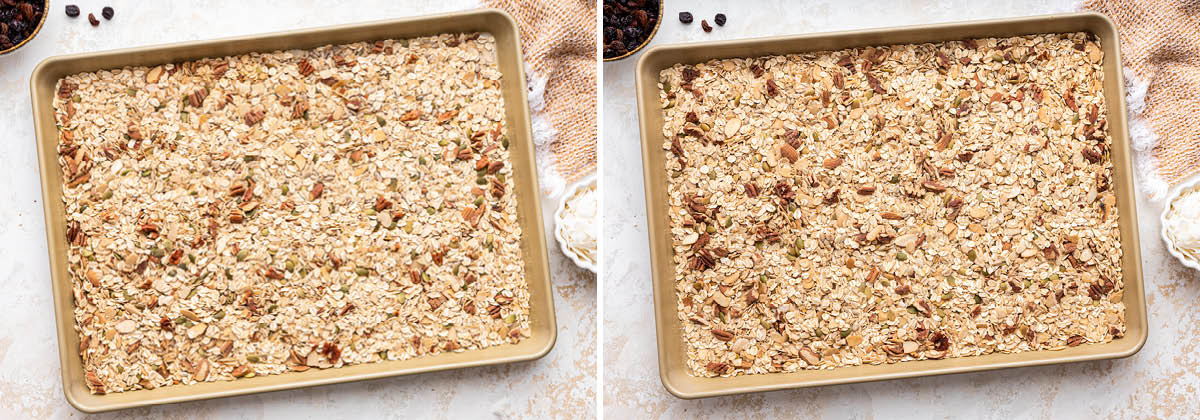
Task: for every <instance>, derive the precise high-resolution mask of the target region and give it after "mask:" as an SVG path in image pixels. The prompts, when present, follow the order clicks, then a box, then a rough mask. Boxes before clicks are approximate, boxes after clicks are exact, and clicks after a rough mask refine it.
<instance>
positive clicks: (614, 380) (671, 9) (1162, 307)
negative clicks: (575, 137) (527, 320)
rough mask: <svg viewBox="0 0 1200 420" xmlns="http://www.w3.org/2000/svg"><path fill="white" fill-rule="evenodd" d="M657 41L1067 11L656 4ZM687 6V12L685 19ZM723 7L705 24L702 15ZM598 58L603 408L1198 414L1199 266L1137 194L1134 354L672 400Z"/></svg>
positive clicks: (639, 204) (635, 145)
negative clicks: (1178, 254) (1140, 302)
mask: <svg viewBox="0 0 1200 420" xmlns="http://www.w3.org/2000/svg"><path fill="white" fill-rule="evenodd" d="M666 5H667V12H666V16H667V18H666V19H664V24H663V27H662V28H661V29H660V30H659V33H658V36H657V38H656V39H655V40H654V41H653V42H654V43H655V44H665V43H675V42H687V41H700V40H716V39H731V38H741V37H752V36H768V35H782V34H796V33H806V32H820V31H832V30H843V29H855V28H869V27H883V26H893V25H906V24H918V23H933V22H949V21H955V20H967V19H983V18H999V17H1012V16H1023V15H1034V14H1044V13H1051V12H1064V11H1071V10H1072V9H1073V8H1074V5H1073V2H1072V1H1070V0H1052V1H1038V0H1000V1H968V0H951V1H938V2H922V1H916V0H907V1H887V0H872V1H845V0H820V1H804V2H798V1H790V0H778V1H766V0H764V1H742V2H726V1H715V0H697V1H690V2H682V1H674V2H667V3H666ZM683 7H686V9H687V10H688V11H691V12H692V13H693V14H694V15H695V19H696V22H695V23H693V24H692V25H690V26H683V25H681V24H680V23H679V21H678V17H677V16H678V12H680V11H682V10H684V9H681V8H683ZM717 12H724V13H725V14H726V15H728V19H729V22H728V23H727V24H726V25H725V26H724V27H716V29H714V30H713V32H712V33H711V34H705V33H704V32H702V31H701V30H700V28H699V22H700V19H702V18H706V19H709V22H710V23H711V22H712V16H713V15H714V14H716V13H717ZM636 60H637V57H636V56H635V57H633V58H630V59H627V60H624V61H620V62H616V63H610V64H605V65H604V68H603V70H604V87H603V94H604V106H603V130H602V133H603V135H602V138H601V148H602V155H601V159H602V160H601V162H602V169H601V188H602V190H603V192H602V193H603V194H604V198H603V203H604V211H605V223H604V229H605V230H604V232H603V233H602V235H601V237H602V238H603V239H602V241H603V242H602V243H603V246H602V248H603V251H602V252H603V253H602V260H603V261H605V262H606V264H607V266H606V267H604V269H603V272H602V273H601V276H602V277H603V279H604V282H605V284H604V299H603V301H604V307H605V310H604V317H605V319H604V324H603V325H604V339H603V343H604V346H605V347H604V380H605V386H604V400H605V403H604V404H605V414H606V416H607V417H611V418H680V417H688V418H693V417H696V418H698V417H710V418H732V419H744V418H764V417H772V418H774V417H780V418H813V417H822V418H836V419H871V418H959V417H961V418H976V419H984V418H993V419H1008V418H1027V417H1031V418H1060V419H1061V418H1106V417H1107V418H1133V417H1139V418H1140V417H1161V418H1191V417H1196V416H1197V413H1198V412H1200V398H1198V397H1197V396H1196V391H1197V386H1198V385H1200V375H1198V374H1197V363H1198V362H1200V352H1197V345H1198V343H1200V322H1198V321H1200V319H1198V318H1200V316H1198V315H1197V312H1198V311H1197V310H1196V309H1197V307H1200V302H1198V301H1197V298H1198V296H1200V273H1197V272H1194V271H1190V270H1188V269H1187V268H1184V267H1183V266H1182V265H1180V264H1179V263H1178V262H1176V261H1175V260H1173V259H1170V257H1169V256H1168V255H1167V253H1166V251H1165V248H1164V247H1163V244H1162V241H1161V240H1160V239H1159V235H1158V229H1159V222H1158V214H1159V213H1160V212H1161V209H1162V207H1161V204H1154V203H1148V202H1146V201H1145V199H1144V198H1142V197H1140V196H1139V203H1138V211H1139V216H1140V217H1139V223H1140V231H1141V239H1142V252H1143V258H1144V261H1143V263H1144V266H1145V267H1144V279H1145V283H1146V286H1145V289H1146V294H1147V302H1148V303H1147V306H1148V312H1149V327H1150V338H1149V341H1148V342H1147V343H1146V346H1145V348H1144V349H1143V350H1142V351H1141V352H1139V353H1138V354H1136V355H1134V356H1133V357H1130V358H1127V359H1122V360H1115V361H1100V362H1089V363H1077V364H1070V365H1058V366H1048V367H1036V368H1022V369H1009V370H1003V371H996V372H990V373H973V374H960V375H950V376H938V377H929V378H921V379H907V380H894V381H887V382H877V383H868V384H857V385H843V386H830V387H823V388H812V389H801V390H790V391H777V392H770V393H760V394H750V395H742V396H733V397H723V398H712V399H706V400H698V401H685V400H680V399H676V398H675V397H673V396H671V395H670V394H668V393H667V392H666V391H665V390H664V389H663V387H662V385H661V384H660V382H659V378H658V369H657V367H658V366H657V353H656V351H657V348H656V344H655V339H654V323H653V321H652V316H653V313H652V299H651V285H650V262H649V257H648V254H649V250H648V242H647V236H646V211H645V203H644V198H643V197H644V193H643V188H642V175H641V174H642V170H641V162H642V161H641V152H640V144H639V142H640V139H639V133H638V131H637V130H638V129H637V124H636V123H637V114H636V108H635V104H636V100H635V98H634V89H633V69H634V64H635V63H636Z"/></svg>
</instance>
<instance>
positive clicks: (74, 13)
mask: <svg viewBox="0 0 1200 420" xmlns="http://www.w3.org/2000/svg"><path fill="white" fill-rule="evenodd" d="M67 16H70V17H79V6H76V5H74V4H68V5H67Z"/></svg>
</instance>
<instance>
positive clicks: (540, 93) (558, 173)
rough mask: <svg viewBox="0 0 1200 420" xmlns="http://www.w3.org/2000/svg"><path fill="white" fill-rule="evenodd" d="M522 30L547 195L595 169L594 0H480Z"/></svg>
mask: <svg viewBox="0 0 1200 420" xmlns="http://www.w3.org/2000/svg"><path fill="white" fill-rule="evenodd" d="M483 4H484V5H485V6H488V7H495V8H499V9H503V10H504V11H507V12H508V13H509V14H511V15H512V16H513V18H514V19H516V21H517V26H518V27H519V28H520V30H521V43H522V53H523V54H524V57H525V62H526V64H527V70H528V72H529V75H530V79H531V80H530V83H529V85H530V106H531V107H532V108H533V111H534V113H533V126H534V141H535V143H536V144H537V150H538V161H539V162H538V163H539V165H540V166H542V167H543V168H545V167H546V163H548V162H547V159H546V158H550V159H549V161H550V162H549V163H552V165H553V171H552V172H553V173H549V174H548V173H547V172H548V171H546V170H545V169H539V172H540V175H541V176H542V178H543V180H542V184H543V186H544V187H545V188H546V189H548V190H550V191H552V194H556V193H557V192H561V191H562V188H563V186H565V184H569V183H571V182H574V181H576V180H579V179H581V178H583V177H585V176H587V175H589V174H591V173H593V172H595V170H596V139H597V134H596V105H597V103H596V75H597V62H596V2H595V1H594V0H483Z"/></svg>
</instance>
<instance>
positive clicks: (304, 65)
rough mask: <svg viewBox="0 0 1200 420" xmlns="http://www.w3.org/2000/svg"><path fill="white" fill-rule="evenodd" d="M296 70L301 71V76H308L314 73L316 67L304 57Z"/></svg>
mask: <svg viewBox="0 0 1200 420" xmlns="http://www.w3.org/2000/svg"><path fill="white" fill-rule="evenodd" d="M296 71H297V72H299V73H300V75H301V76H308V75H310V74H313V72H314V71H316V69H315V68H313V65H312V63H309V62H308V59H307V58H302V59H300V62H298V63H296Z"/></svg>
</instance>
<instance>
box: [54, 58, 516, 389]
mask: <svg viewBox="0 0 1200 420" xmlns="http://www.w3.org/2000/svg"><path fill="white" fill-rule="evenodd" d="M500 77H501V74H500V71H499V69H498V67H497V65H496V53H495V42H494V39H493V38H492V36H491V35H489V34H445V35H440V36H434V37H425V38H416V39H409V40H386V41H378V42H374V43H355V44H348V45H338V46H326V47H321V48H317V49H314V50H310V51H280V52H273V53H268V54H249V55H242V56H234V57H224V58H215V59H204V60H199V61H196V62H186V63H180V64H175V65H164V66H158V67H153V68H145V67H137V68H125V69H119V70H112V71H98V72H92V73H82V74H77V75H73V76H69V77H66V78H64V79H63V80H61V81H60V82H59V86H58V95H57V98H56V99H55V103H54V107H55V110H56V117H57V119H58V124H59V126H60V130H59V146H58V151H59V156H60V158H59V162H60V163H61V165H62V171H63V180H64V181H63V182H64V185H63V202H64V203H65V205H66V223H67V240H68V241H69V250H68V252H67V256H68V259H69V271H70V275H71V277H72V279H73V283H74V297H75V305H76V308H75V320H76V325H75V327H76V330H77V331H78V332H79V334H80V336H81V338H82V342H81V344H80V347H79V352H80V354H81V356H82V358H83V362H84V363H83V365H84V369H85V370H86V378H87V383H88V386H89V387H90V388H91V390H92V392H93V393H98V394H101V393H113V392H121V391H128V390H135V389H149V388H155V387H160V386H165V385H172V384H194V383H197V382H206V381H207V382H212V381H224V380H233V379H235V378H246V377H252V376H255V375H267V374H277V373H283V372H288V371H305V370H308V369H310V368H329V367H340V366H345V365H351V364H359V363H369V362H377V361H383V360H402V359H410V358H414V357H420V356H423V355H429V354H437V353H443V352H461V351H465V350H472V349H480V348H484V347H489V346H495V345H499V344H503V343H515V342H518V341H520V340H521V339H523V338H524V337H528V336H529V334H530V325H529V290H528V285H527V284H526V282H525V280H524V277H523V274H524V269H523V267H524V265H523V263H522V259H521V250H520V244H519V240H520V237H521V228H520V225H518V223H517V216H516V205H517V204H516V198H515V197H514V194H513V192H512V191H513V186H514V184H513V179H512V170H511V165H509V164H508V162H509V153H508V150H507V148H508V140H507V137H506V136H505V127H504V124H503V122H504V104H503V100H502V98H501V91H500Z"/></svg>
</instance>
